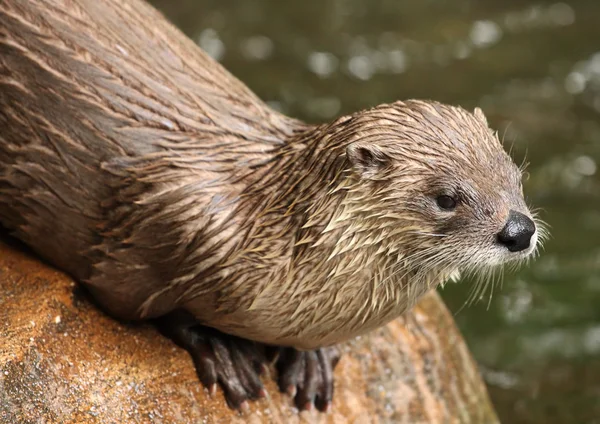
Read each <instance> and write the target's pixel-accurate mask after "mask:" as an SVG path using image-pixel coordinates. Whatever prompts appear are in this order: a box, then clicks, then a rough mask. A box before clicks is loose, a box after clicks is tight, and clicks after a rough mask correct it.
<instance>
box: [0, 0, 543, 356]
mask: <svg viewBox="0 0 600 424" xmlns="http://www.w3.org/2000/svg"><path fill="white" fill-rule="evenodd" d="M18 7H19V9H23V11H22V13H10V14H8V15H4V16H5V20H4V21H3V23H4V24H5V25H6V31H5V37H4V38H2V39H1V40H0V45H1V47H2V49H3V53H4V54H3V55H2V60H1V61H0V71H1V72H0V83H1V84H2V96H0V128H2V131H1V132H0V223H2V225H4V226H6V227H7V228H9V229H10V230H11V231H12V233H13V234H14V235H16V236H17V237H19V238H20V239H22V240H23V241H24V242H25V243H27V244H28V245H29V246H31V247H32V248H33V249H34V250H36V251H37V252H38V253H39V254H40V255H42V256H43V257H44V258H46V259H47V260H48V261H50V262H51V263H53V264H54V265H56V266H57V267H59V268H60V269H63V270H66V271H67V272H69V273H70V274H71V275H73V276H74V277H75V278H76V279H77V280H79V281H81V282H83V283H85V284H86V285H87V286H88V288H89V289H90V290H91V291H92V293H93V294H94V296H95V298H96V299H97V300H98V301H99V302H100V303H101V304H102V305H104V307H105V308H106V309H108V310H109V311H111V312H112V314H113V315H115V316H117V317H121V318H131V319H139V318H145V317H155V316H159V315H162V314H165V313H167V312H170V311H172V310H173V309H176V308H184V309H187V310H188V311H189V312H191V313H193V314H194V315H195V316H196V317H198V319H199V320H200V321H201V322H202V323H204V324H206V325H208V326H212V327H216V328H218V329H220V330H222V331H225V332H228V333H232V334H235V335H239V336H241V337H244V338H248V339H254V340H259V341H264V342H268V343H273V344H277V345H291V346H294V347H298V348H312V347H317V346H322V345H326V344H331V343H335V342H338V341H342V340H345V339H348V338H350V337H352V336H355V335H358V334H360V333H363V332H365V331H368V330H369V329H371V328H374V327H377V326H378V325H381V324H383V323H385V322H386V321H388V320H390V319H392V318H394V317H396V316H398V315H399V314H401V313H402V312H404V311H405V310H406V309H407V308H409V307H410V306H411V305H413V304H414V303H415V302H416V301H417V300H418V298H419V297H420V296H421V295H422V294H423V293H425V292H426V291H427V290H430V289H432V288H433V287H435V286H436V285H438V284H440V283H441V282H443V281H445V280H446V278H447V277H449V276H451V275H456V273H457V272H459V271H463V272H471V271H474V270H482V269H483V270H485V269H488V268H489V267H490V266H497V265H500V264H502V263H504V262H506V261H513V263H514V262H515V261H519V260H522V259H523V258H525V257H526V255H520V254H511V253H508V252H507V251H506V250H505V249H504V250H503V249H502V247H501V246H498V245H497V244H496V243H495V235H496V234H497V232H498V231H499V230H500V229H501V228H502V226H503V225H504V223H505V220H506V216H507V214H508V211H509V210H510V209H516V210H518V211H521V212H523V213H526V214H529V212H528V210H527V207H526V205H525V203H524V201H523V195H522V192H521V185H520V172H519V170H518V169H517V167H516V166H515V165H514V164H513V162H512V161H511V160H510V158H509V157H508V155H507V154H506V153H505V152H504V150H503V149H502V146H501V144H500V143H499V142H498V139H497V137H496V135H495V134H493V133H492V131H491V130H490V129H489V128H488V126H487V123H486V121H485V118H484V117H483V114H482V113H481V111H479V110H476V111H475V113H473V114H472V113H468V112H466V111H464V110H462V109H460V108H454V107H451V106H446V105H441V104H439V103H435V102H421V101H407V102H397V103H394V104H390V105H382V106H378V107H376V108H374V109H371V110H367V111H363V112H359V113H356V114H354V115H351V116H347V117H342V118H339V119H337V120H336V121H334V122H332V123H330V124H325V125H319V126H310V125H306V124H304V123H301V122H298V121H296V120H292V119H290V118H287V117H285V116H282V115H280V114H278V113H276V112H274V111H272V110H271V109H269V108H268V107H267V106H266V105H265V104H264V103H262V102H261V101H260V100H259V99H258V98H257V97H256V96H255V95H254V94H253V93H251V92H250V91H249V90H248V89H247V87H245V86H244V85H243V84H242V83H240V82H239V81H237V80H236V79H235V78H233V77H232V76H231V75H230V74H229V73H228V72H227V71H226V70H224V69H223V68H222V67H220V65H218V64H217V63H216V62H214V61H213V60H212V59H210V58H209V57H208V56H206V55H205V54H204V53H202V52H201V51H194V52H193V53H191V52H190V49H189V48H187V47H182V46H179V45H173V44H171V43H167V44H165V43H164V41H160V37H156V38H154V39H153V40H154V41H153V43H158V44H156V49H158V50H157V51H161V52H165V54H167V52H168V54H167V56H168V57H169V60H165V59H164V56H162V55H161V54H152V53H153V52H154V50H153V51H152V52H149V51H146V50H143V49H142V50H139V49H135V48H129V49H128V51H129V53H128V55H127V56H122V55H117V56H115V47H114V45H115V43H117V42H118V43H119V45H120V44H121V43H124V42H125V40H120V39H119V40H118V41H110V40H109V39H104V38H95V37H81V36H79V35H78V34H80V32H79V31H72V29H71V24H69V25H50V24H49V23H44V22H45V20H44V19H45V18H44V17H43V16H41V15H39V10H38V9H37V6H36V5H35V4H34V3H32V2H21V3H19V6H18ZM77 10H78V9H76V8H75V9H73V10H70V9H69V10H67V11H63V12H64V16H70V14H72V13H74V14H75V15H77V13H79V12H78V11H77ZM117 15H118V14H115V18H116V17H117ZM61 16H62V15H61ZM31 17H35V18H34V20H33V21H31V22H35V23H36V24H35V25H34V24H33V23H31V22H29V21H28V20H27V19H28V18H31ZM80 21H81V19H80V17H78V16H76V17H73V19H72V22H80ZM111 25H113V24H111ZM114 25H117V24H116V23H114ZM165 25H166V24H165ZM34 27H35V28H36V29H35V30H33V29H32V28H34ZM134 30H137V28H131V31H134ZM163 30H164V31H167V32H169V31H171V30H172V29H170V28H166V29H165V28H163ZM141 31H142V32H141V33H140V34H139V36H138V37H139V38H140V39H143V38H146V37H147V34H145V33H144V32H143V30H141ZM159 32H160V31H159ZM108 33H109V32H107V34H108ZM19 34H28V36H27V37H22V36H20V35H19ZM161 43H162V44H161ZM152 46H154V44H152ZM124 48H126V49H127V46H124ZM154 48H155V47H152V49H154ZM132 66H133V67H132ZM131 69H135V73H134V74H130V73H129V72H131ZM184 70H185V71H184ZM192 70H193V71H192ZM133 75H135V76H133ZM446 192H450V193H453V194H455V195H456V196H457V198H458V199H459V200H460V201H459V204H458V206H457V208H456V210H455V211H452V212H448V211H442V210H440V208H439V207H438V206H437V205H436V202H435V197H436V196H438V195H439V194H443V193H446ZM529 215H530V214H529ZM526 253H527V254H531V251H528V252H526Z"/></svg>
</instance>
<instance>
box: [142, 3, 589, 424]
mask: <svg viewBox="0 0 600 424" xmlns="http://www.w3.org/2000/svg"><path fill="white" fill-rule="evenodd" d="M153 3H154V4H155V5H157V6H158V7H159V8H160V9H161V10H162V11H163V12H164V13H166V14H167V16H168V17H169V18H170V19H171V20H172V21H173V22H175V23H176V24H177V25H178V26H179V27H180V28H182V29H183V30H184V32H186V34H188V35H189V36H190V37H191V38H193V39H194V40H195V41H196V42H198V44H200V45H201V46H202V47H203V48H204V49H205V50H207V51H208V52H209V53H210V54H211V55H212V56H213V57H215V58H217V59H218V60H220V61H221V62H222V63H223V64H224V65H225V66H226V67H227V68H228V69H229V70H230V71H231V72H233V73H234V74H235V75H236V76H238V77H239V78H240V79H241V80H243V81H244V82H245V83H246V84H247V85H248V86H250V88H252V89H253V90H254V91H255V92H256V93H257V94H258V95H259V96H260V97H261V98H263V99H265V100H266V101H268V102H269V103H270V104H271V105H272V106H273V107H275V108H278V109H280V110H282V111H283V112H285V113H287V114H290V115H293V116H296V117H299V118H302V119H305V120H308V121H311V122H319V121H325V120H328V119H330V118H331V117H333V116H336V115H338V114H341V113H347V112H352V111H355V110H357V109H360V108H365V107H368V106H372V105H375V104H378V103H381V102H387V101H393V100H396V99H404V98H411V97H415V98H432V99H436V100H439V101H443V102H448V103H452V104H460V105H462V106H464V107H467V108H472V107H474V106H476V105H479V106H481V107H482V108H483V109H484V111H485V113H486V115H487V116H488V119H489V121H490V124H491V125H492V126H493V127H494V128H497V129H498V130H499V133H500V135H501V137H503V139H504V141H505V143H506V145H507V146H509V147H510V146H512V150H513V156H514V157H515V159H516V161H517V162H519V163H520V162H521V161H522V160H523V159H524V158H525V157H526V159H527V161H528V162H529V163H530V164H529V167H528V173H529V178H528V180H527V181H526V184H525V191H526V193H527V195H528V199H527V200H528V202H529V203H530V204H533V205H535V206H537V207H540V208H542V210H543V211H542V213H541V216H542V218H543V219H544V220H545V221H547V222H548V223H549V224H550V226H551V233H552V239H551V240H550V241H548V242H547V244H546V248H545V251H544V252H543V254H542V256H541V258H540V259H539V260H538V261H536V262H535V263H534V264H533V265H532V266H530V267H529V268H525V269H522V270H521V271H519V272H518V273H514V274H510V275H507V276H506V278H505V279H504V284H503V287H502V288H501V289H500V288H498V289H496V290H495V291H494V297H493V298H492V299H491V301H489V299H487V298H486V299H483V300H482V301H480V302H479V303H476V304H475V305H473V306H468V307H465V308H463V309H461V307H462V306H463V304H464V301H465V299H466V298H467V296H468V294H469V288H470V285H469V282H463V283H462V284H453V285H450V286H447V287H446V289H444V291H443V295H444V297H445V298H446V300H447V303H448V305H449V306H450V308H451V309H452V310H453V311H455V313H456V319H457V322H458V324H459V326H460V327H461V329H462V331H463V334H464V335H465V337H466V339H467V341H468V343H469V346H470V347H471V350H472V352H473V354H474V355H475V357H476V358H477V360H478V361H479V363H480V365H481V368H482V371H483V373H484V376H485V378H486V381H487V383H488V385H489V389H490V393H491V396H492V398H493V401H494V403H495V405H496V408H497V410H498V413H499V415H500V417H501V418H502V421H503V422H506V423H600V361H598V357H599V355H600V242H599V241H598V240H600V170H599V169H598V167H599V166H600V21H599V19H598V17H599V16H600V2H598V1H597V0H576V1H570V2H568V3H557V2H553V1H545V0H541V1H537V2H534V1H530V0H522V1H518V0H503V1H501V2H500V1H496V0H485V1H483V0H479V1H475V0H452V1H449V0H445V1H444V0H411V1H398V0H377V1H374V0H325V1H324V0H301V1H279V0H270V1H268V0H263V1H261V0H244V1H241V0H240V1H237V2H234V1H230V2H224V1H221V0H183V1H178V2H171V1H167V0H154V1H153ZM488 304H489V307H488Z"/></svg>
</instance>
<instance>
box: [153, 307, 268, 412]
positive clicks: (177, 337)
mask: <svg viewBox="0 0 600 424" xmlns="http://www.w3.org/2000/svg"><path fill="white" fill-rule="evenodd" d="M182 316H183V315H181V314H178V315H176V314H172V315H169V316H167V317H164V318H161V319H159V321H158V326H159V329H160V330H161V331H162V333H163V334H165V335H166V336H167V337H169V338H171V339H172V340H173V341H174V342H175V343H177V344H178V345H179V346H181V347H182V348H184V349H186V350H187V351H188V352H189V353H190V355H191V357H192V359H193V361H194V365H195V366H196V372H197V373H198V377H199V379H200V381H201V382H202V384H203V385H204V386H205V387H206V388H207V389H208V390H209V392H210V393H211V394H214V393H215V392H216V389H217V383H218V384H219V385H220V386H221V387H222V388H223V390H224V392H225V399H226V400H227V403H228V405H229V406H230V407H231V408H234V409H245V408H246V407H247V406H248V404H247V400H248V399H257V398H260V397H264V396H266V392H265V389H264V388H263V385H262V383H261V381H260V374H261V372H262V370H263V364H264V363H265V361H266V359H265V357H264V355H263V352H262V350H261V348H260V347H259V346H258V345H256V344H255V343H253V342H251V341H248V340H244V339H240V338H238V337H234V336H230V335H227V334H224V333H221V332H219V331H217V330H214V329H212V328H208V327H203V326H200V325H197V324H196V323H195V322H193V321H190V320H188V319H182ZM191 322H193V325H190V323H191Z"/></svg>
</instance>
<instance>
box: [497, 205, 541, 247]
mask: <svg viewBox="0 0 600 424" xmlns="http://www.w3.org/2000/svg"><path fill="white" fill-rule="evenodd" d="M534 234H535V223H534V222H533V221H532V220H531V218H529V217H528V216H527V215H524V214H522V213H521V212H517V211H513V210H511V211H510V212H509V213H508V220H507V221H506V225H504V228H503V229H502V231H500V232H499V233H498V235H497V236H496V238H497V240H498V243H500V244H501V245H503V246H505V247H506V248H507V249H508V250H510V251H511V252H520V251H522V250H525V249H527V248H528V247H529V245H530V243H531V237H532V236H533V235H534Z"/></svg>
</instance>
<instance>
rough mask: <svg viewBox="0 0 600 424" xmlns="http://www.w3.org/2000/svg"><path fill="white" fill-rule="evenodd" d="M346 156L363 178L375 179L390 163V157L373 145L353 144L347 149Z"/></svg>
mask: <svg viewBox="0 0 600 424" xmlns="http://www.w3.org/2000/svg"><path fill="white" fill-rule="evenodd" d="M346 156H347V157H348V160H349V161H350V163H351V164H352V167H353V168H354V170H355V171H356V172H358V173H359V174H360V175H361V176H362V177H363V178H372V177H374V176H375V175H377V174H378V173H379V172H380V171H381V170H382V169H384V168H385V167H387V166H388V164H389V163H390V158H389V156H387V155H386V154H385V153H384V152H383V151H382V150H381V149H380V148H379V147H377V146H375V145H372V144H364V143H352V144H350V145H349V146H348V147H347V148H346Z"/></svg>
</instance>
